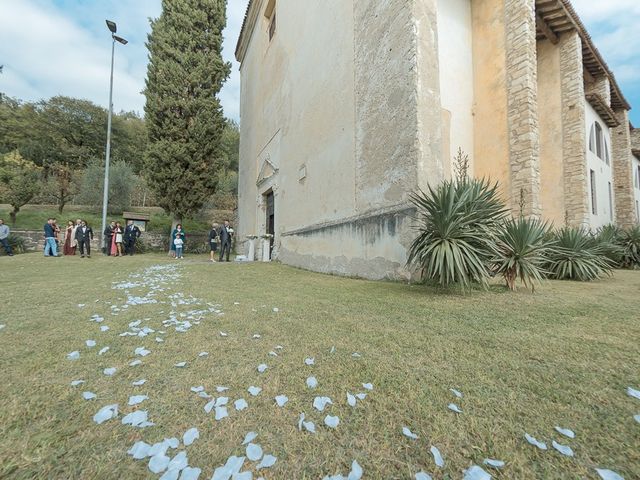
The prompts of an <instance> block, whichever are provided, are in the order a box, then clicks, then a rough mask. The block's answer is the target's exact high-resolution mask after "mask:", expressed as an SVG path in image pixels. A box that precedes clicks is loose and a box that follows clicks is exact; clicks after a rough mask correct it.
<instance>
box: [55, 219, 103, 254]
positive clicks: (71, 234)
mask: <svg viewBox="0 0 640 480" xmlns="http://www.w3.org/2000/svg"><path fill="white" fill-rule="evenodd" d="M60 232H61V229H60V227H59V226H58V222H57V220H56V219H55V218H49V219H47V223H45V224H44V256H45V257H58V256H61V255H59V253H58V252H59V250H60V239H59V238H60ZM91 239H93V230H92V229H91V227H90V226H89V225H87V222H86V221H84V220H82V219H80V218H78V219H77V220H76V221H75V222H74V221H73V220H69V221H68V222H67V227H66V229H65V235H64V244H63V246H62V253H63V254H64V255H75V254H76V250H77V249H79V250H80V256H81V257H83V258H84V257H85V256H87V257H91Z"/></svg>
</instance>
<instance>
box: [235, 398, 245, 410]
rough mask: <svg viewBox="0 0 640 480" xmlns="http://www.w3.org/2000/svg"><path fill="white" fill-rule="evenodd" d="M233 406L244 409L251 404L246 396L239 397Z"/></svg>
mask: <svg viewBox="0 0 640 480" xmlns="http://www.w3.org/2000/svg"><path fill="white" fill-rule="evenodd" d="M233 406H234V407H235V409H236V410H238V411H240V410H244V409H245V408H247V407H248V406H249V404H248V403H247V401H246V400H245V399H244V398H239V399H238V400H236V401H235V402H233Z"/></svg>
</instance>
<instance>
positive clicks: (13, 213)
mask: <svg viewBox="0 0 640 480" xmlns="http://www.w3.org/2000/svg"><path fill="white" fill-rule="evenodd" d="M19 211H20V207H16V206H15V205H14V206H13V210H11V211H10V212H9V217H10V218H11V225H12V226H14V227H15V226H16V215H17V214H18V212H19Z"/></svg>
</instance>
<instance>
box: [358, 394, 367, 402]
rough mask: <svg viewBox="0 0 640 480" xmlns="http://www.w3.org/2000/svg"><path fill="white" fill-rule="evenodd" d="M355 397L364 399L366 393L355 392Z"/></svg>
mask: <svg viewBox="0 0 640 480" xmlns="http://www.w3.org/2000/svg"><path fill="white" fill-rule="evenodd" d="M356 398H357V399H358V400H364V399H365V398H367V394H366V393H356Z"/></svg>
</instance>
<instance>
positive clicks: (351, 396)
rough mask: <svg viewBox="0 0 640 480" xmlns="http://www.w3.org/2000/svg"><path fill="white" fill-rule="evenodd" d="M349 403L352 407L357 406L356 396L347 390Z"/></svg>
mask: <svg viewBox="0 0 640 480" xmlns="http://www.w3.org/2000/svg"><path fill="white" fill-rule="evenodd" d="M347 403H348V404H349V405H350V406H352V407H355V406H356V397H354V396H353V395H351V394H350V393H349V392H347Z"/></svg>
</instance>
